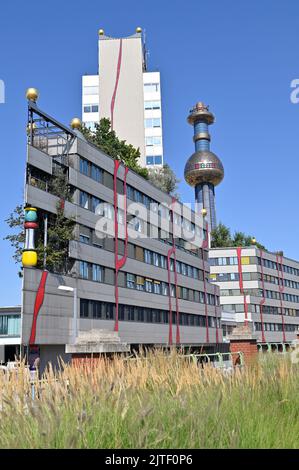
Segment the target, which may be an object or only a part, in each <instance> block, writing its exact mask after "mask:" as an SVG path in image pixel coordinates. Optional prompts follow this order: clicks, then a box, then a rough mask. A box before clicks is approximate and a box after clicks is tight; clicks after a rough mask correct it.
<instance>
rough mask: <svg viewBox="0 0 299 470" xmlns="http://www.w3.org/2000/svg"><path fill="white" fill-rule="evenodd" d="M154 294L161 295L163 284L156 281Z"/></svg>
mask: <svg viewBox="0 0 299 470" xmlns="http://www.w3.org/2000/svg"><path fill="white" fill-rule="evenodd" d="M154 293H155V294H161V283H160V282H159V281H154Z"/></svg>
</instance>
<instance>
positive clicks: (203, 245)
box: [201, 222, 216, 343]
mask: <svg viewBox="0 0 299 470" xmlns="http://www.w3.org/2000/svg"><path fill="white" fill-rule="evenodd" d="M201 248H202V261H203V289H204V300H205V316H206V343H209V342H210V335H209V316H208V303H207V285H206V272H205V260H204V254H203V249H205V248H209V224H208V223H207V222H206V239H205V240H203V242H202V245H201ZM215 301H216V299H215Z"/></svg>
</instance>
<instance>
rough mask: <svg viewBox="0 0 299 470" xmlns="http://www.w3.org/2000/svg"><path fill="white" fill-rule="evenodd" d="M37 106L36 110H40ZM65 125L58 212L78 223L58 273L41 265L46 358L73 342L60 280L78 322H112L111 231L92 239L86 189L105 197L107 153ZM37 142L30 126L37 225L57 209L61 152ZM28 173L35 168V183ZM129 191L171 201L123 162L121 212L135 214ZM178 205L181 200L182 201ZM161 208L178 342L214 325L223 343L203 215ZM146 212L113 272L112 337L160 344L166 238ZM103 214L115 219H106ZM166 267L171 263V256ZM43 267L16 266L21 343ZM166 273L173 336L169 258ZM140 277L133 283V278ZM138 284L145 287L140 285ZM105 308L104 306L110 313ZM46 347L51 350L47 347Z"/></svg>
mask: <svg viewBox="0 0 299 470" xmlns="http://www.w3.org/2000/svg"><path fill="white" fill-rule="evenodd" d="M39 113H41V115H42V112H41V111H40V110H39ZM64 131H65V128H63V126H62V130H61V132H64ZM68 132H69V133H70V136H71V137H72V140H71V146H70V147H69V151H68V153H67V155H64V156H63V168H64V170H65V171H66V175H67V180H68V184H69V187H70V188H71V191H72V201H71V202H69V201H65V203H64V215H65V216H66V217H71V218H74V220H75V222H76V226H75V229H74V239H73V240H72V241H70V243H69V261H70V262H71V263H70V267H69V269H68V271H67V272H66V273H64V275H61V274H56V273H53V272H49V273H48V277H47V281H46V285H45V292H44V297H43V303H42V305H41V308H40V310H39V312H38V317H37V324H36V337H35V344H36V345H39V346H40V348H41V351H44V355H45V357H48V356H47V354H49V357H50V356H51V355H53V354H56V352H57V354H58V353H59V354H60V352H61V348H63V347H64V345H66V344H70V343H71V338H72V335H73V329H74V320H73V313H74V312H73V294H72V293H69V292H65V291H61V290H59V289H58V286H60V285H65V286H68V287H72V288H76V289H77V294H78V329H79V331H82V332H84V331H88V330H91V329H103V330H108V331H113V329H114V328H115V253H114V250H115V240H114V237H108V236H105V237H104V238H100V239H99V238H98V237H97V236H96V232H95V227H96V224H97V223H98V222H99V219H100V218H101V216H99V215H98V214H96V213H95V212H94V210H92V209H91V207H90V201H91V200H92V198H97V201H101V202H105V203H109V204H110V205H111V206H113V203H114V191H113V187H114V186H113V185H114V160H113V159H112V158H111V157H109V156H108V155H105V154H104V153H103V152H101V151H100V150H99V149H98V148H96V147H95V146H93V145H92V144H90V143H88V142H86V141H85V140H83V138H82V136H81V134H80V133H77V132H76V131H75V132H74V131H71V130H69V131H68ZM38 143H39V139H38V131H37V130H35V131H34V134H33V135H32V136H30V138H29V143H28V149H27V172H26V174H27V177H26V183H25V206H32V207H36V208H37V210H38V214H39V216H40V218H41V220H39V222H40V227H41V228H42V227H43V223H42V222H43V220H42V218H43V215H44V214H48V215H49V216H50V215H52V216H53V215H55V214H56V213H57V209H56V208H57V203H58V202H59V200H60V198H59V196H56V195H54V194H52V193H50V192H49V190H48V187H49V183H50V182H51V178H53V176H52V175H54V170H53V168H54V167H55V166H57V161H58V160H59V162H60V161H61V158H62V157H61V155H59V154H58V153H57V155H55V151H54V150H53V149H55V145H51V146H49V145H47V148H48V147H50V148H51V152H49V153H46V152H45V151H41V150H40V149H39V148H38ZM84 165H85V166H84ZM91 165H94V166H96V168H97V171H99V172H100V177H99V179H98V180H96V179H95V178H93V177H92V173H91V170H90V168H92V167H91ZM84 168H85V169H84ZM86 169H88V171H87V170H86ZM32 174H33V175H35V176H34V181H33V184H32V176H31V175H32ZM124 176H125V168H124V166H122V165H121V166H120V168H119V171H118V174H117V178H118V179H117V182H116V186H117V193H118V194H119V195H123V194H124V184H123V180H124ZM39 180H40V181H43V184H39V183H38V184H37V182H38V181H39ZM44 182H46V183H44ZM129 190H130V194H129ZM136 191H137V193H138V195H139V196H138V197H141V196H142V198H143V200H144V201H145V200H147V201H148V200H150V201H151V202H154V203H156V204H161V203H163V204H165V205H169V207H170V206H171V204H172V203H173V201H172V198H171V197H170V196H169V195H168V194H166V193H164V192H162V191H160V190H159V189H158V188H156V187H154V186H153V185H152V184H150V183H149V182H148V181H147V180H145V179H144V178H142V177H140V176H139V175H137V174H136V173H134V172H133V171H131V170H129V171H128V174H127V192H128V196H127V203H128V206H127V213H128V217H129V216H131V217H132V216H133V215H135V216H136V214H135V212H134V208H133V209H132V207H133V206H130V205H129V203H132V202H134V199H133V200H132V199H130V198H132V197H133V196H134V197H135V195H136V194H137V193H136ZM82 194H83V196H84V197H86V201H87V203H85V202H83V203H82V200H83V199H84V198H83V196H82ZM132 194H133V196H132ZM140 195H141V196H140ZM136 197H137V196H136ZM84 201H85V199H84ZM83 206H84V207H83ZM178 206H179V208H180V209H182V205H181V204H178ZM167 211H168V212H165V213H164V212H163V211H162V212H161V213H160V214H159V216H157V217H156V218H154V219H153V220H152V227H154V228H157V230H158V229H159V230H160V225H161V221H163V220H164V223H166V222H168V227H169V232H170V234H172V233H174V234H175V237H174V238H175V240H176V243H177V246H176V266H177V269H178V272H177V296H178V305H179V316H180V318H181V320H180V323H179V325H178V327H179V330H180V343H181V344H185V345H203V344H206V343H207V330H208V342H209V343H215V342H216V330H218V341H219V342H221V341H222V337H221V330H220V306H219V290H218V289H215V287H214V286H213V285H212V284H210V283H209V282H208V277H209V263H208V252H207V249H205V248H204V249H202V248H201V244H202V241H203V240H202V239H201V237H202V236H203V234H204V225H203V220H202V219H201V218H199V217H198V216H197V215H196V214H194V213H193V212H192V211H191V210H189V209H188V210H185V209H184V211H182V214H183V215H182V218H181V219H176V221H174V222H173V221H172V220H171V218H170V215H169V214H170V212H169V210H168V209H167ZM130 214H131V215H130ZM149 214H150V213H149V207H145V208H144V211H142V212H140V213H139V215H138V218H139V219H140V223H141V224H142V230H141V232H142V235H143V236H138V237H135V236H133V235H134V233H133V231H132V229H130V230H131V232H130V230H129V240H128V258H127V260H126V263H125V265H124V266H123V267H122V269H121V270H120V272H119V275H118V284H119V304H120V310H121V313H120V319H119V337H120V340H121V341H122V342H124V343H128V344H129V345H130V344H135V345H136V344H148V345H150V344H152V345H167V344H168V341H169V290H168V293H167V292H166V291H167V289H166V287H167V288H168V287H169V286H168V269H167V263H166V261H167V253H168V251H169V250H170V249H171V248H172V246H173V245H172V242H169V240H167V239H165V240H164V241H163V239H162V238H161V237H159V236H158V237H156V238H152V237H150V236H148V235H149V234H150V230H152V228H150V224H149ZM194 221H195V222H196V224H195V223H194ZM111 223H112V224H113V223H114V221H113V218H112V219H111ZM176 224H182V225H184V227H185V226H186V230H185V231H184V232H183V233H182V234H180V239H179V238H177V235H176V234H177V230H178V228H177V227H176ZM130 233H132V236H131V235H130ZM159 233H160V232H159ZM161 234H162V232H161ZM192 234H193V235H192ZM170 236H171V235H170ZM192 236H193V238H192ZM205 236H207V234H206V235H205ZM184 237H185V238H184ZM168 238H169V237H168ZM199 242H200V243H199ZM180 246H182V247H183V246H184V248H180ZM148 253H150V255H148ZM123 254H124V241H123V240H119V257H121V256H122V255H123ZM146 256H150V258H151V259H152V260H153V259H158V260H159V264H154V261H152V262H148V260H146ZM82 266H83V267H84V266H85V267H86V273H84V274H83V277H84V276H85V278H82ZM94 266H98V268H99V269H100V271H101V280H99V279H97V280H93V269H94ZM172 266H174V260H173V255H172ZM85 267H84V269H85ZM41 276H42V269H41V268H25V269H24V279H23V294H22V332H21V340H22V344H23V345H28V343H29V339H30V335H31V332H32V325H33V312H34V305H35V300H36V295H37V291H38V286H39V283H40V280H41ZM132 276H133V278H134V279H135V281H134V282H133V286H132V283H131V284H130V277H132ZM204 277H205V279H206V282H205V283H204V281H203V279H204ZM140 279H141V281H140ZM170 279H171V299H170V301H171V307H172V312H173V320H172V323H173V327H172V335H173V341H174V342H175V339H176V328H177V325H176V316H175V314H176V296H175V289H174V291H173V287H175V274H174V268H173V267H172V269H171V271H170ZM138 282H141V283H139V284H138ZM157 286H158V287H157ZM146 289H149V290H148V291H146ZM163 289H164V290H163ZM173 292H174V293H173ZM83 304H84V305H83ZM95 308H96V309H98V310H99V311H100V312H101V313H100V314H99V317H96V316H93V315H94V313H92V312H94V309H95ZM130 308H131V310H130ZM84 309H85V310H84ZM132 309H133V310H132ZM106 310H107V312H106ZM108 312H112V313H109V314H108ZM128 312H129V313H128ZM109 315H110V316H109ZM121 315H122V317H121ZM128 315H129V318H128ZM163 319H164V320H163ZM167 319H168V320H167ZM47 347H49V348H50V349H49V350H48V349H47ZM55 351H56V352H55ZM66 357H68V356H66Z"/></svg>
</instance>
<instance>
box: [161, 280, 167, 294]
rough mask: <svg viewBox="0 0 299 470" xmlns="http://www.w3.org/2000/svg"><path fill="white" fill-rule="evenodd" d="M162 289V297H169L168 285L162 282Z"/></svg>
mask: <svg viewBox="0 0 299 470" xmlns="http://www.w3.org/2000/svg"><path fill="white" fill-rule="evenodd" d="M161 287H162V295H168V284H166V282H162V284H161Z"/></svg>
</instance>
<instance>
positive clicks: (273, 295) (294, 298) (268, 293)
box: [265, 290, 299, 303]
mask: <svg viewBox="0 0 299 470" xmlns="http://www.w3.org/2000/svg"><path fill="white" fill-rule="evenodd" d="M281 296H282V300H286V301H287V302H295V303H298V302H299V295H294V294H286V293H285V292H282V293H281ZM265 297H266V298H267V299H276V300H280V293H279V292H276V291H273V290H265Z"/></svg>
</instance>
